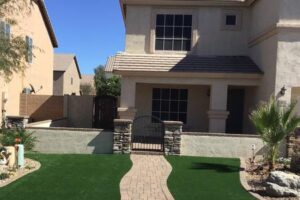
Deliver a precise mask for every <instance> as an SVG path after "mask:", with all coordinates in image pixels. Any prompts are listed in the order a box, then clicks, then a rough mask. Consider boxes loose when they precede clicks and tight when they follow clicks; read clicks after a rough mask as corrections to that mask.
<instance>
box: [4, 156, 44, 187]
mask: <svg viewBox="0 0 300 200" xmlns="http://www.w3.org/2000/svg"><path fill="white" fill-rule="evenodd" d="M27 160H30V161H31V162H34V163H35V168H34V169H32V170H29V171H26V172H25V173H20V174H18V175H16V176H14V177H13V178H11V179H9V180H8V181H7V182H0V188H2V187H5V186H7V185H9V184H11V183H13V182H15V181H17V180H19V179H20V178H23V177H24V176H26V175H28V174H31V173H33V172H35V171H37V170H39V169H40V168H41V163H40V162H38V161H36V160H32V159H29V158H27Z"/></svg>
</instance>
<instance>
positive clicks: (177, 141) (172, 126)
mask: <svg viewBox="0 0 300 200" xmlns="http://www.w3.org/2000/svg"><path fill="white" fill-rule="evenodd" d="M182 125H183V123H182V122H177V121H164V128H165V136H164V151H165V155H180V145H181V133H182Z"/></svg>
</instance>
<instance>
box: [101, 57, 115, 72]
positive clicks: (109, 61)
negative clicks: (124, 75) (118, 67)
mask: <svg viewBox="0 0 300 200" xmlns="http://www.w3.org/2000/svg"><path fill="white" fill-rule="evenodd" d="M115 58H116V57H115V56H110V57H109V58H108V59H107V62H106V65H105V68H104V71H105V72H113V70H114V62H115Z"/></svg>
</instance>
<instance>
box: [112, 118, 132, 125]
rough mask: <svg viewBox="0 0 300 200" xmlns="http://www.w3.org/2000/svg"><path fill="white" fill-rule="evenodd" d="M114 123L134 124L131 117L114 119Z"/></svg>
mask: <svg viewBox="0 0 300 200" xmlns="http://www.w3.org/2000/svg"><path fill="white" fill-rule="evenodd" d="M114 123H128V124H132V123H133V121H132V120H131V119H114Z"/></svg>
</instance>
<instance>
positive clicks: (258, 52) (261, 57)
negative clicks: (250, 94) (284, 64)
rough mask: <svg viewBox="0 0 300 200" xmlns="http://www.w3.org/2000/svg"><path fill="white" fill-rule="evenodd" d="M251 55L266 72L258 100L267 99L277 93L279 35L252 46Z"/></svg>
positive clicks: (258, 92) (256, 95)
mask: <svg viewBox="0 0 300 200" xmlns="http://www.w3.org/2000/svg"><path fill="white" fill-rule="evenodd" d="M250 56H251V58H252V59H253V61H254V62H255V63H256V64H257V65H258V66H259V67H260V68H261V70H262V71H263V72H264V74H265V75H264V76H263V77H262V79H261V81H260V87H258V90H257V93H256V94H255V97H256V102H257V103H258V102H260V101H266V100H268V99H269V98H270V96H271V95H272V94H275V79H276V78H275V77H276V64H277V35H274V36H273V37H271V38H268V39H266V40H264V41H262V42H260V43H258V44H256V45H255V46H253V47H251V49H250Z"/></svg>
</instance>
